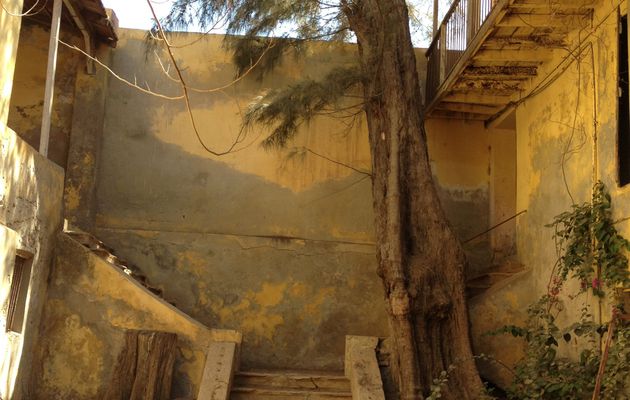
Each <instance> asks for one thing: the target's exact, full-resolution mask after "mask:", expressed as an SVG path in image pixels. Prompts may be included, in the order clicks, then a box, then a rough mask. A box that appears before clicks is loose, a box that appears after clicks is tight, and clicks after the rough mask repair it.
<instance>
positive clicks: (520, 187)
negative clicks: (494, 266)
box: [516, 1, 630, 312]
mask: <svg viewBox="0 0 630 400" xmlns="http://www.w3.org/2000/svg"><path fill="white" fill-rule="evenodd" d="M593 26H594V27H596V29H595V31H594V32H592V36H590V37H589V36H586V35H588V33H585V32H581V33H580V37H582V38H584V37H586V38H587V39H586V43H590V44H591V47H586V50H585V51H584V52H583V54H582V58H581V59H579V61H575V60H574V61H573V62H572V63H571V65H570V67H569V68H568V69H567V70H566V71H564V72H563V73H562V74H561V75H560V76H559V78H558V79H556V80H555V81H554V82H553V83H552V84H551V85H550V86H549V87H548V88H547V89H546V90H545V91H544V92H543V93H542V94H541V95H538V96H535V97H532V98H531V99H529V100H528V101H526V102H525V103H523V104H522V105H521V106H519V107H518V108H517V110H516V112H517V114H516V120H517V149H518V150H517V170H518V173H517V177H518V178H517V208H518V209H519V210H520V209H527V210H528V212H527V214H525V215H524V216H522V217H520V218H519V219H518V222H517V238H518V240H517V247H518V254H519V257H520V259H521V260H522V261H523V263H524V264H525V265H527V266H529V267H530V268H531V269H532V272H533V274H532V277H533V279H534V288H535V293H536V295H537V296H540V295H542V294H543V293H545V292H546V290H547V284H548V281H549V276H550V273H551V270H552V268H553V265H554V263H555V261H556V260H557V257H558V255H557V254H556V251H555V247H554V244H553V243H554V242H553V239H552V235H553V231H552V229H550V228H547V227H545V224H548V223H550V222H551V221H552V220H553V218H554V216H556V215H558V214H560V213H561V212H563V211H565V210H568V209H570V206H571V204H572V203H576V204H581V203H583V202H588V201H590V198H591V188H592V185H593V184H594V183H595V181H597V180H600V179H601V180H603V181H604V182H605V183H606V185H607V186H608V188H609V190H610V191H611V194H612V195H613V206H614V217H615V218H618V217H621V216H626V215H627V213H628V211H629V209H628V201H627V200H628V197H627V196H625V195H624V194H625V193H627V192H628V188H619V187H618V184H617V182H616V179H617V178H616V175H617V174H616V168H617V162H616V135H617V123H616V115H617V111H616V108H617V83H616V82H617V78H616V76H617V71H616V70H617V68H616V65H617V45H616V43H617V36H616V32H617V26H618V13H617V10H616V8H614V7H612V6H611V4H610V3H609V2H604V1H602V2H598V3H597V7H596V12H595V15H594V20H593ZM576 35H577V33H576ZM573 45H576V44H575V43H574V44H573ZM591 49H592V50H591ZM561 57H566V53H565V52H558V54H556V56H555V58H554V59H553V61H552V62H551V63H550V64H549V67H548V68H551V67H552V66H554V65H557V64H558V63H559V62H560V61H561ZM618 228H620V229H621V231H622V233H623V234H625V235H626V236H628V233H630V230H628V226H627V225H626V226H623V225H620V226H619V227H618ZM577 303H579V302H574V305H575V308H576V309H577V308H579V307H580V306H579V305H578V304H577ZM605 308H608V307H605ZM576 312H577V310H576Z"/></svg>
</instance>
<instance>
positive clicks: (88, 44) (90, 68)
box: [63, 0, 95, 75]
mask: <svg viewBox="0 0 630 400" xmlns="http://www.w3.org/2000/svg"><path fill="white" fill-rule="evenodd" d="M63 4H64V5H65V6H66V8H67V9H68V11H69V12H70V16H72V19H73V20H74V23H75V24H76V25H77V27H78V28H79V30H80V31H81V34H82V35H83V41H84V42H85V52H86V53H88V54H89V55H93V54H92V38H91V37H90V31H89V30H88V29H87V27H86V26H85V24H84V23H83V19H82V18H81V16H80V15H79V13H78V12H77V9H76V8H75V7H74V5H73V4H72V1H70V0H63ZM94 72H95V70H94V60H92V59H90V58H88V59H87V73H88V74H89V75H94Z"/></svg>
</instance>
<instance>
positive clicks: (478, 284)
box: [466, 260, 525, 299]
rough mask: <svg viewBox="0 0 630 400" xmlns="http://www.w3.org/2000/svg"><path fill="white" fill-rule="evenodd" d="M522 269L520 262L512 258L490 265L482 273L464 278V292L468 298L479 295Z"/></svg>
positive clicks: (523, 268)
mask: <svg viewBox="0 0 630 400" xmlns="http://www.w3.org/2000/svg"><path fill="white" fill-rule="evenodd" d="M524 270H525V267H524V266H523V265H522V264H520V263H518V262H516V261H512V260H509V261H506V262H505V263H503V264H501V265H495V266H492V267H490V268H489V269H488V271H486V272H484V273H483V274H481V275H478V276H474V277H472V278H468V279H467V280H466V294H467V296H468V298H469V299H471V298H473V297H476V296H479V295H481V294H483V293H486V292H487V291H488V290H489V289H490V288H492V287H493V286H495V285H496V284H498V283H500V282H502V281H504V280H506V279H508V278H510V277H512V276H513V275H515V274H517V273H519V272H522V271H524Z"/></svg>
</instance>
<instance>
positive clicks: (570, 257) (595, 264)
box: [548, 182, 630, 297]
mask: <svg viewBox="0 0 630 400" xmlns="http://www.w3.org/2000/svg"><path fill="white" fill-rule="evenodd" d="M548 226H550V227H553V228H554V229H555V233H554V238H555V239H556V247H557V248H558V252H559V254H560V258H559V259H558V263H557V264H556V267H559V271H557V274H555V276H554V277H553V281H552V283H553V285H552V287H551V290H552V291H558V290H560V287H559V286H561V285H562V284H563V283H564V282H565V281H566V280H567V279H568V278H569V275H571V277H574V278H577V279H578V280H579V282H580V290H581V291H587V290H589V289H591V290H592V292H593V294H595V295H597V296H599V297H603V296H604V290H603V287H602V284H604V285H605V286H607V287H610V288H614V287H618V286H622V287H625V286H627V285H628V283H629V281H630V278H629V276H628V258H627V256H626V255H625V254H624V252H623V251H624V250H630V243H629V242H628V241H627V240H626V239H625V238H624V237H622V236H621V235H620V234H619V232H617V229H616V228H615V223H614V221H613V220H612V211H611V198H610V194H608V192H607V191H606V188H605V186H604V184H603V183H602V182H597V183H596V184H595V186H594V187H593V200H592V202H591V203H585V204H582V205H573V206H572V208H571V210H570V211H567V212H563V213H562V214H560V215H558V216H556V217H555V219H554V221H553V222H552V223H551V224H550V225H548Z"/></svg>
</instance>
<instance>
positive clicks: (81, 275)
mask: <svg viewBox="0 0 630 400" xmlns="http://www.w3.org/2000/svg"><path fill="white" fill-rule="evenodd" d="M56 249H57V251H56V256H55V263H54V268H53V273H52V279H51V283H50V287H49V292H48V299H47V303H46V315H45V320H44V323H43V325H42V341H41V344H40V346H39V352H40V357H41V364H40V365H39V366H38V368H37V382H38V384H37V389H36V393H34V395H33V398H35V399H46V400H55V399H69V398H72V399H76V400H81V399H94V398H101V396H102V395H103V393H104V391H105V390H106V387H107V384H108V382H109V381H110V378H111V376H112V371H113V367H114V366H115V363H116V360H117V357H118V354H119V353H120V350H121V349H122V346H123V343H124V332H125V330H127V329H142V330H160V331H168V332H174V333H176V334H177V336H178V345H177V349H178V354H177V356H176V360H175V367H174V368H175V370H174V378H173V390H172V396H173V398H178V397H187V396H192V397H194V396H196V395H197V391H198V389H199V384H200V381H201V377H202V374H203V368H204V365H205V360H206V352H207V348H208V345H209V343H210V342H211V341H212V340H213V339H217V340H226V338H225V337H222V338H218V337H217V336H218V335H220V334H221V332H215V331H212V330H210V329H208V328H207V327H205V326H204V325H202V324H200V323H198V322H197V321H195V320H193V319H191V318H190V317H188V316H187V315H185V314H184V313H182V312H181V311H179V310H177V309H176V308H174V307H173V306H171V305H170V304H168V303H166V302H165V301H163V300H162V299H159V298H158V297H156V296H155V295H153V294H152V293H150V292H149V291H147V290H146V289H145V288H143V287H142V286H140V285H139V284H138V283H137V282H136V281H134V280H133V279H132V278H130V277H129V276H127V275H126V274H124V273H123V272H121V271H120V270H119V269H117V268H115V267H114V266H113V265H111V264H109V263H108V262H106V261H105V260H103V259H101V258H99V257H98V256H96V255H94V254H93V253H92V252H91V251H89V250H88V249H86V248H85V247H83V246H82V245H81V244H79V243H78V242H76V241H74V240H73V239H71V238H70V237H68V236H67V235H65V234H60V235H59V236H58V239H57V247H56ZM228 339H229V338H228ZM232 339H233V340H238V334H236V333H233V335H232Z"/></svg>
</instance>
